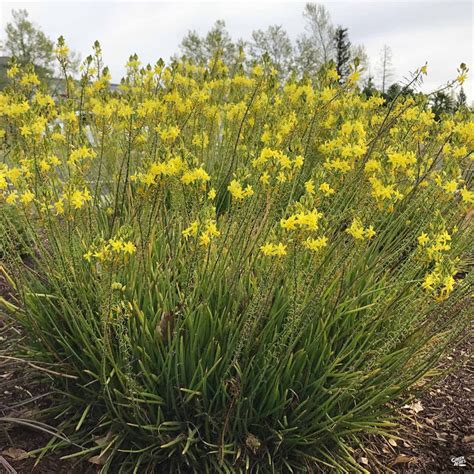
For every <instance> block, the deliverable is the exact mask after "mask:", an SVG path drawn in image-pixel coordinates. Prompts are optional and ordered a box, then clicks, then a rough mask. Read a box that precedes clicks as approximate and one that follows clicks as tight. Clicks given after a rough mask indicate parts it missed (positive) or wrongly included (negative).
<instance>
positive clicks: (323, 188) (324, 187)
mask: <svg viewBox="0 0 474 474" xmlns="http://www.w3.org/2000/svg"><path fill="white" fill-rule="evenodd" d="M319 190H320V191H321V192H322V193H323V194H324V195H325V196H330V195H331V194H334V193H335V192H336V191H334V189H332V188H331V186H329V184H328V183H322V184H321V186H319Z"/></svg>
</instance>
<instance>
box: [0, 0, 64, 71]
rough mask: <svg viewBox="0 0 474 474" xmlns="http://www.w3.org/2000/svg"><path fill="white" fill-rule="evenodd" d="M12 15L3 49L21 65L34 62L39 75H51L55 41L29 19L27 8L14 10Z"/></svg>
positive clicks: (6, 29)
mask: <svg viewBox="0 0 474 474" xmlns="http://www.w3.org/2000/svg"><path fill="white" fill-rule="evenodd" d="M12 16H13V21H12V22H11V23H7V26H6V28H5V33H6V40H5V41H4V42H2V45H1V46H2V49H3V50H4V51H5V52H6V54H7V55H8V56H11V57H13V58H15V59H16V61H17V62H18V63H20V64H21V65H27V64H33V65H34V67H35V69H36V72H37V74H38V75H40V76H43V77H45V76H51V75H52V74H53V71H54V61H55V55H54V43H53V41H52V40H51V39H50V38H48V37H47V36H46V35H45V33H43V31H41V29H40V28H39V27H37V26H36V25H35V24H34V23H32V22H31V21H30V20H29V19H28V12H27V11H26V10H21V9H20V10H12Z"/></svg>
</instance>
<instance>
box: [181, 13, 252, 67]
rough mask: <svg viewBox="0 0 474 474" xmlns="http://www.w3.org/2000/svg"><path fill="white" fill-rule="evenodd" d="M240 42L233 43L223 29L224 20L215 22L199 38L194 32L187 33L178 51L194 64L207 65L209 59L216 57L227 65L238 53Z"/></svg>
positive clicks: (224, 28)
mask: <svg viewBox="0 0 474 474" xmlns="http://www.w3.org/2000/svg"><path fill="white" fill-rule="evenodd" d="M239 46H243V44H242V42H240V43H234V42H233V41H232V38H231V36H230V34H229V32H228V31H227V29H226V27H225V21H224V20H217V21H216V22H215V23H214V26H213V27H212V28H211V30H210V31H209V32H208V33H207V34H206V36H199V34H198V33H197V32H196V31H195V30H192V31H189V32H188V33H187V34H186V36H185V37H184V38H183V40H182V41H181V45H180V49H181V52H182V53H183V55H184V56H186V57H187V58H188V59H191V60H193V61H194V62H195V63H198V64H203V63H208V62H209V60H210V59H211V58H213V57H214V56H216V55H218V56H220V57H221V58H222V59H223V60H224V61H225V62H226V63H227V64H232V63H233V62H234V61H235V59H236V57H237V55H238V52H239Z"/></svg>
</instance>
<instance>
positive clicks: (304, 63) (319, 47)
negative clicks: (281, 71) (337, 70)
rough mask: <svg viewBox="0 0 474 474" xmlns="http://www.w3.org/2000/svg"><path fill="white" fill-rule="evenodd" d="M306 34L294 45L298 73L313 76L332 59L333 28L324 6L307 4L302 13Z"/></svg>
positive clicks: (333, 50)
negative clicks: (306, 73)
mask: <svg viewBox="0 0 474 474" xmlns="http://www.w3.org/2000/svg"><path fill="white" fill-rule="evenodd" d="M303 17H304V19H305V30H306V32H305V33H304V34H303V35H301V36H300V37H299V38H298V40H297V43H296V47H297V58H296V61H297V64H298V67H299V70H300V72H302V73H305V72H308V73H310V74H314V73H315V72H317V71H318V70H319V68H320V67H321V66H322V65H323V64H326V63H327V62H328V61H330V60H333V59H334V52H335V48H334V26H333V24H332V22H331V16H330V14H329V12H328V11H327V9H326V7H325V6H324V5H318V4H316V3H307V4H306V5H305V8H304V11H303Z"/></svg>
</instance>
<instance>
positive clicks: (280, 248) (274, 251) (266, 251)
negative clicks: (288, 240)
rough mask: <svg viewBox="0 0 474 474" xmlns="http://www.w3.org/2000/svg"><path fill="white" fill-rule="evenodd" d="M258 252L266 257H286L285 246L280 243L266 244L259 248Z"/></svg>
mask: <svg viewBox="0 0 474 474" xmlns="http://www.w3.org/2000/svg"><path fill="white" fill-rule="evenodd" d="M260 251H261V252H262V253H263V255H266V256H272V257H282V256H284V255H286V245H283V244H282V243H281V242H280V243H279V244H271V243H267V244H264V245H262V246H261V247H260Z"/></svg>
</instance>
